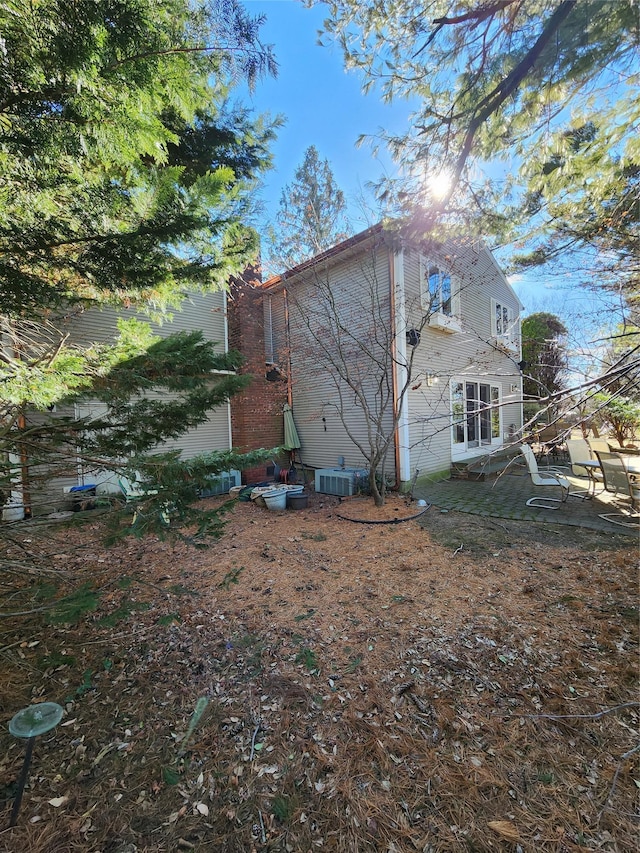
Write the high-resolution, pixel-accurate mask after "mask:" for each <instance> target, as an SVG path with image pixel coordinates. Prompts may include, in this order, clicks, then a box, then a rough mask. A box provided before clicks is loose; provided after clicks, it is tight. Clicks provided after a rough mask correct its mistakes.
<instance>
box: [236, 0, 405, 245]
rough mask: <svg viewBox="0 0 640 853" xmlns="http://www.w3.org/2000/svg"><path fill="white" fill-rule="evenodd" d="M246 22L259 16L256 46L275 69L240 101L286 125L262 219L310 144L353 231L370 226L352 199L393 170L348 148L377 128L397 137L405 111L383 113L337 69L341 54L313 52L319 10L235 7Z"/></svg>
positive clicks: (255, 0) (284, 1) (290, 4)
mask: <svg viewBox="0 0 640 853" xmlns="http://www.w3.org/2000/svg"><path fill="white" fill-rule="evenodd" d="M243 5H244V6H245V7H246V8H247V10H248V11H249V13H250V14H251V15H260V14H264V15H266V16H267V20H266V22H265V24H264V26H263V27H262V30H261V32H262V37H263V41H264V42H265V43H267V44H272V45H273V46H274V52H275V55H276V59H277V61H278V63H279V66H280V70H279V74H278V77H277V79H275V80H274V79H267V80H263V81H261V82H259V83H258V84H257V86H256V90H255V92H254V93H253V95H246V96H245V95H243V100H245V101H247V102H248V103H250V104H252V105H253V106H254V108H255V109H256V110H257V111H258V112H270V113H271V114H273V115H276V114H282V115H283V116H284V117H285V119H286V124H285V125H284V127H282V128H281V129H280V131H279V132H278V139H277V141H276V142H275V144H274V145H273V153H274V165H275V168H274V169H273V170H272V171H271V172H270V173H269V174H268V175H267V176H266V179H265V185H264V191H263V198H264V203H265V207H266V211H267V213H270V214H273V213H274V212H275V210H276V209H277V206H278V201H279V199H280V193H281V191H282V188H283V187H284V186H285V184H288V183H290V182H291V180H292V179H293V175H294V172H295V170H296V168H297V167H298V166H300V165H301V164H302V161H303V158H304V152H305V151H306V149H307V148H308V147H309V146H310V145H315V147H316V148H317V149H318V153H319V155H320V157H321V158H322V159H325V158H326V159H327V160H329V163H330V165H331V168H332V170H333V173H334V175H335V178H336V181H337V183H338V186H339V187H340V188H341V189H342V191H343V192H344V193H345V195H346V196H347V201H348V204H349V214H350V218H351V220H352V221H353V222H354V225H355V228H356V230H360V228H361V227H362V228H364V227H366V226H367V225H370V224H371V222H367V221H365V219H364V218H361V215H360V210H359V205H358V198H359V197H360V196H361V195H362V194H363V192H365V191H366V190H365V185H366V183H367V182H369V181H373V180H376V179H377V178H379V177H381V175H382V174H383V173H384V171H385V169H386V170H387V171H393V169H394V166H393V164H392V162H391V160H390V158H389V157H388V156H386V155H385V154H381V157H380V159H378V160H376V159H375V158H374V156H373V154H372V151H371V148H370V146H368V145H367V144H365V145H363V146H362V147H360V148H356V140H357V139H358V137H359V136H360V134H363V133H366V134H375V132H376V131H377V130H378V129H379V128H380V127H385V128H386V129H387V130H398V131H400V130H402V129H403V128H404V127H405V126H406V123H407V118H408V115H409V113H410V107H409V105H408V104H406V103H398V104H394V105H393V106H391V107H389V106H385V105H384V104H382V103H381V101H380V99H379V96H378V95H376V94H375V93H373V94H370V95H367V96H365V95H363V94H362V93H361V82H360V78H359V77H358V75H356V74H355V73H353V72H352V73H350V74H347V72H346V71H345V70H344V66H343V61H342V54H341V52H340V50H339V48H338V47H337V46H335V47H333V48H327V47H320V46H319V45H318V43H317V42H318V35H317V32H318V30H319V29H320V27H321V26H322V20H323V17H324V10H323V9H322V8H320V7H314V8H313V9H306V8H304V7H303V6H302V5H301V4H300V3H298V2H296V0H243Z"/></svg>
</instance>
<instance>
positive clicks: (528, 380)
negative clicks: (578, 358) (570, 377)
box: [522, 312, 568, 400]
mask: <svg viewBox="0 0 640 853" xmlns="http://www.w3.org/2000/svg"><path fill="white" fill-rule="evenodd" d="M566 334H567V329H566V327H565V325H564V323H562V321H561V320H560V319H559V318H558V317H556V316H555V314H548V313H547V312H539V313H537V314H529V316H528V317H525V318H524V319H523V321H522V359H523V361H524V362H525V367H524V376H523V379H522V390H523V393H524V396H525V398H528V399H529V400H531V399H534V400H535V399H539V398H541V397H549V396H550V395H552V394H555V393H557V392H558V391H560V390H561V389H562V387H563V380H564V374H565V373H566V370H567V365H568V358H567V350H566V345H565V342H564V337H565V336H566Z"/></svg>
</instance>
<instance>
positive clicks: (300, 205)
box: [268, 145, 349, 272]
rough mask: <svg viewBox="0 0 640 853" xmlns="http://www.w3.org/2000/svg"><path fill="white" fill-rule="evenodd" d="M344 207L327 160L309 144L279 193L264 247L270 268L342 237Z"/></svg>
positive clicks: (345, 228) (293, 262)
mask: <svg viewBox="0 0 640 853" xmlns="http://www.w3.org/2000/svg"><path fill="white" fill-rule="evenodd" d="M346 208H347V204H346V201H345V197H344V193H343V192H342V190H341V189H339V187H338V186H337V184H336V181H335V178H334V175H333V171H332V170H331V166H330V165H329V161H328V160H326V159H325V160H321V159H320V155H319V154H318V151H317V149H316V148H315V147H314V146H313V145H311V146H310V147H309V148H307V150H306V151H305V155H304V160H303V162H302V165H300V166H299V167H298V168H297V169H296V171H295V175H294V179H293V182H292V183H291V184H288V185H287V186H285V187H284V189H283V190H282V194H281V196H280V204H279V207H278V212H277V214H276V223H275V228H273V229H272V230H271V235H270V240H269V247H268V257H269V262H268V263H269V266H270V268H272V271H274V272H283V271H284V270H286V269H288V268H291V267H294V266H296V265H297V264H300V263H302V262H303V261H305V260H307V259H308V258H311V257H313V256H314V255H317V254H319V253H320V252H322V251H324V250H325V249H329V248H331V246H334V245H335V244H336V243H339V242H341V241H342V240H344V239H346V238H347V236H348V230H349V224H348V219H347V216H346Z"/></svg>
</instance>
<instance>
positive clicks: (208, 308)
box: [67, 291, 227, 352]
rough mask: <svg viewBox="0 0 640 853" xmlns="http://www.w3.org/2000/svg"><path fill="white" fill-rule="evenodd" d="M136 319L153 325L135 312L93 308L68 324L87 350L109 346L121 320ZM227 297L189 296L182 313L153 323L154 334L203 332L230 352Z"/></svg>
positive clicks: (71, 334) (77, 315) (210, 294)
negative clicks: (105, 343)
mask: <svg viewBox="0 0 640 853" xmlns="http://www.w3.org/2000/svg"><path fill="white" fill-rule="evenodd" d="M119 319H124V320H129V319H136V320H141V321H143V322H150V321H149V320H148V318H147V317H146V316H145V315H144V314H142V313H141V312H139V311H136V310H134V309H131V308H129V309H127V308H122V309H117V310H116V309H115V308H110V307H108V306H105V307H104V308H90V309H89V310H87V311H82V312H80V313H73V314H72V315H71V317H70V319H69V321H68V323H67V329H68V331H69V334H70V339H71V341H73V342H75V343H78V344H81V345H83V346H86V345H88V344H91V343H95V342H100V343H102V342H109V341H112V340H114V338H115V337H116V335H117V333H118V325H117V324H118V320H119ZM226 325H227V323H226V295H225V293H224V292H222V291H220V292H216V293H207V294H202V293H192V294H189V295H188V296H187V297H186V298H185V300H184V302H183V303H182V305H181V306H180V309H179V310H178V309H174V310H173V311H172V312H171V315H170V317H169V318H168V319H167V320H166V321H165V322H163V323H161V324H158V323H153V322H151V328H152V329H153V331H154V333H155V334H157V335H160V336H161V337H167V336H168V335H173V334H175V333H176V332H193V331H197V330H199V331H202V333H203V335H204V337H205V340H208V341H213V342H214V343H216V344H217V345H218V346H217V349H218V350H219V351H220V352H226V348H227V336H226Z"/></svg>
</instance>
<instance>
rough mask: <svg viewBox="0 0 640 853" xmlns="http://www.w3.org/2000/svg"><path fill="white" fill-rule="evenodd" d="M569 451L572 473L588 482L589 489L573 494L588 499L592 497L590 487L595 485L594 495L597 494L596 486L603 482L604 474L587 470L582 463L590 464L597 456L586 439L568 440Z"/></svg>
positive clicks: (593, 469) (594, 470)
mask: <svg viewBox="0 0 640 853" xmlns="http://www.w3.org/2000/svg"><path fill="white" fill-rule="evenodd" d="M567 451H568V452H569V461H570V463H571V473H572V474H573V476H574V477H577V478H578V479H581V480H584V479H587V480H588V487H587V489H586V491H584V492H580V493H578V492H573V493H572V494H575V495H577V496H578V495H579V496H580V497H583V498H587V497H590V495H591V490H590V488H589V487H590V486H592V485H593V494H595V486H596V483H597V482H600V483H601V482H602V472H601V471H599V470H598V469H597V468H590V469H587V468H585V467H584V465H580V464H579V463H580V462H590V461H592V460H595V454H594V453H592V452H591V448H590V446H589V443H588V442H587V441H586V440H585V439H584V438H569V439H567Z"/></svg>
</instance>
